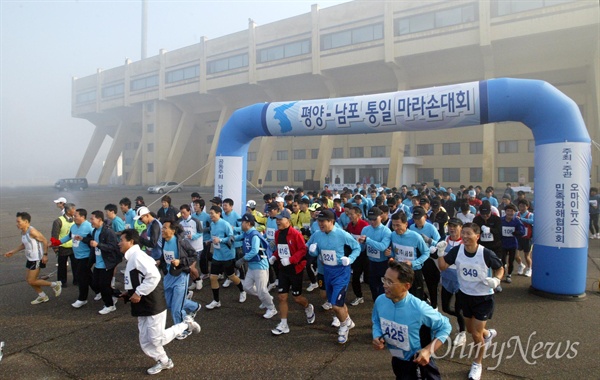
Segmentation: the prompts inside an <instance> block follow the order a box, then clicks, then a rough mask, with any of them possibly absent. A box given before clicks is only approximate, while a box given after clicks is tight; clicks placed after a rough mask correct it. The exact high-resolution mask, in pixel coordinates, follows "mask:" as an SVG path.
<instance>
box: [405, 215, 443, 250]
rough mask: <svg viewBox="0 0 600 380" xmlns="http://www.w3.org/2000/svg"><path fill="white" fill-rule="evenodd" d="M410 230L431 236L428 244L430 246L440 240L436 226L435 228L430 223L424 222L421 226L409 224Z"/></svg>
mask: <svg viewBox="0 0 600 380" xmlns="http://www.w3.org/2000/svg"><path fill="white" fill-rule="evenodd" d="M408 228H409V229H410V230H411V231H415V232H417V233H419V234H421V235H425V236H427V237H428V238H431V240H432V241H431V243H430V244H428V245H429V246H430V247H433V246H434V245H436V244H437V242H438V241H440V238H441V236H440V233H439V232H438V230H437V228H435V226H434V225H433V224H431V223H429V221H428V222H426V223H425V225H424V226H423V227H421V228H419V227H417V225H416V224H414V223H413V224H411V225H410V227H408Z"/></svg>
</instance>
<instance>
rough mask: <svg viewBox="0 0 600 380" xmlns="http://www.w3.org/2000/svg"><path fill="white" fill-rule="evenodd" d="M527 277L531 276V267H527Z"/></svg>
mask: <svg viewBox="0 0 600 380" xmlns="http://www.w3.org/2000/svg"><path fill="white" fill-rule="evenodd" d="M525 277H531V268H527V269H525Z"/></svg>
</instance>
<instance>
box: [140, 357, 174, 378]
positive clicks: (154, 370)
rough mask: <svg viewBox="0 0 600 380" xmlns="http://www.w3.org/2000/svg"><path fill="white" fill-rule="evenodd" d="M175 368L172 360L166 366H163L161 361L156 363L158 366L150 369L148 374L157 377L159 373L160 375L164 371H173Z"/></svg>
mask: <svg viewBox="0 0 600 380" xmlns="http://www.w3.org/2000/svg"><path fill="white" fill-rule="evenodd" d="M173 367H174V364H173V361H172V360H171V359H169V361H168V362H167V363H166V364H162V363H161V362H160V360H159V361H157V362H156V365H155V366H154V367H151V368H148V370H147V371H146V372H147V373H148V375H156V374H157V373H160V372H161V371H162V370H163V369H171V368H173Z"/></svg>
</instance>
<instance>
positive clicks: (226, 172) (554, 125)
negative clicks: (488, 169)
mask: <svg viewBox="0 0 600 380" xmlns="http://www.w3.org/2000/svg"><path fill="white" fill-rule="evenodd" d="M503 121H519V122H522V123H523V124H525V125H526V126H527V127H529V128H530V129H531V131H532V132H533V137H534V139H535V159H534V161H535V195H534V196H535V198H534V199H535V204H536V205H537V207H536V215H535V236H534V243H535V249H534V252H533V255H534V257H533V268H532V270H533V275H532V288H533V289H534V290H537V291H540V292H543V293H548V294H551V295H560V296H580V295H582V294H584V293H585V283H586V271H587V250H588V239H587V233H588V223H589V210H588V207H589V204H588V196H589V187H590V181H589V178H590V170H591V144H590V137H589V134H588V132H587V130H586V127H585V124H584V122H583V119H582V117H581V113H580V111H579V108H578V107H577V105H576V104H575V102H573V100H571V99H570V98H568V97H567V96H566V95H564V94H563V93H562V92H560V91H559V90H557V89H556V88H555V87H553V86H552V85H550V84H548V83H546V82H543V81H538V80H525V79H507V78H502V79H491V80H486V81H480V82H470V83H463V84H456V85H450V86H442V87H432V88H425V89H418V90H410V91H399V92H391V93H385V94H375V95H365V96H356V97H346V98H335V99H318V100H305V101H291V102H277V103H260V104H254V105H251V106H248V107H245V108H241V109H238V110H237V111H235V112H234V113H233V115H232V116H231V118H230V119H229V120H228V121H227V123H226V124H225V125H224V126H223V129H222V131H221V134H220V137H219V144H218V147H217V151H216V159H215V195H216V196H220V197H226V198H232V199H233V200H234V203H235V206H236V209H237V211H238V212H241V211H242V209H241V206H243V205H244V204H245V201H246V169H247V153H248V147H249V145H250V142H251V141H252V139H254V138H255V137H259V136H316V135H346V134H359V133H383V132H397V131H420V130H436V129H444V128H457V127H465V126H474V125H481V124H486V123H496V122H503Z"/></svg>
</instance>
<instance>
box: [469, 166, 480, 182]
mask: <svg viewBox="0 0 600 380" xmlns="http://www.w3.org/2000/svg"><path fill="white" fill-rule="evenodd" d="M482 181H483V168H470V169H469V182H471V183H475V182H482Z"/></svg>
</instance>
